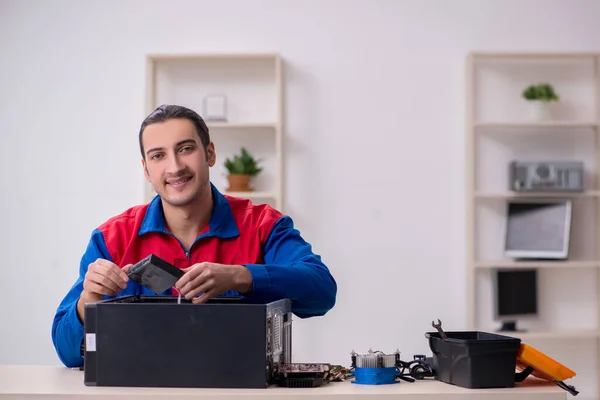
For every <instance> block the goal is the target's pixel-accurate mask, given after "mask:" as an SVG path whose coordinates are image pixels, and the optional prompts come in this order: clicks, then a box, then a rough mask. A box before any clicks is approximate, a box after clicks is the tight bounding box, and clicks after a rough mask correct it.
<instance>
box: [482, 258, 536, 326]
mask: <svg viewBox="0 0 600 400" xmlns="http://www.w3.org/2000/svg"><path fill="white" fill-rule="evenodd" d="M492 274H493V276H492V289H493V304H494V313H493V314H494V319H495V320H496V321H500V322H502V327H501V328H500V331H510V332H514V331H518V329H517V320H519V319H522V318H531V317H536V316H537V315H538V298H537V296H538V283H537V281H538V279H537V278H538V276H537V269H535V268H532V269H495V270H494V271H493V272H492Z"/></svg>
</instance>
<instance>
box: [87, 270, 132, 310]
mask: <svg viewBox="0 0 600 400" xmlns="http://www.w3.org/2000/svg"><path fill="white" fill-rule="evenodd" d="M131 265H132V264H128V265H126V266H124V267H123V268H122V269H121V268H119V267H118V266H117V265H116V264H114V263H112V262H110V261H108V260H104V259H101V258H99V259H97V260H96V261H95V262H93V263H91V264H90V265H89V267H88V270H87V273H86V274H85V279H84V280H83V291H82V292H81V295H80V296H79V301H78V302H77V314H78V315H79V318H80V320H81V321H83V310H84V306H85V303H92V302H96V301H100V300H102V298H103V297H104V296H105V295H107V296H116V295H117V294H118V293H119V292H121V290H123V289H125V288H126V287H127V282H128V281H129V278H128V277H127V271H129V268H131Z"/></svg>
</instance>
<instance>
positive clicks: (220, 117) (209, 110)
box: [203, 94, 227, 122]
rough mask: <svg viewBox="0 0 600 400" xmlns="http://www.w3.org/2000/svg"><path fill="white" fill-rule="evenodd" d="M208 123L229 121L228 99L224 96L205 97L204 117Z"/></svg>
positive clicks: (211, 95) (212, 95)
mask: <svg viewBox="0 0 600 400" xmlns="http://www.w3.org/2000/svg"><path fill="white" fill-rule="evenodd" d="M203 118H204V119H205V120H206V121H219V122H226V121H227V97H226V96H225V95H224V94H210V95H207V96H205V97H204V116H203Z"/></svg>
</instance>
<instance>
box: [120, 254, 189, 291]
mask: <svg viewBox="0 0 600 400" xmlns="http://www.w3.org/2000/svg"><path fill="white" fill-rule="evenodd" d="M183 274H184V272H183V271H182V270H180V269H179V268H177V267H175V266H174V265H171V264H169V263H168V262H166V261H165V260H163V259H161V258H160V257H158V256H156V255H154V254H150V255H149V256H148V257H146V258H144V259H143V260H141V261H140V262H138V263H137V264H135V265H133V266H132V267H131V268H130V269H129V273H128V274H127V275H128V276H129V279H132V280H133V281H135V282H137V283H139V284H140V285H142V286H144V287H147V288H148V289H150V290H152V291H153V292H155V293H157V294H160V293H162V292H164V291H165V290H167V289H170V288H172V287H173V286H174V285H175V283H176V282H177V281H178V280H179V278H181V277H182V276H183Z"/></svg>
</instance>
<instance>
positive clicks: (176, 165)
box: [167, 154, 183, 174]
mask: <svg viewBox="0 0 600 400" xmlns="http://www.w3.org/2000/svg"><path fill="white" fill-rule="evenodd" d="M182 169H183V164H182V162H181V160H180V159H179V157H177V154H173V155H172V156H171V157H169V165H168V167H167V173H168V174H176V173H178V172H179V171H181V170H182Z"/></svg>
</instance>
